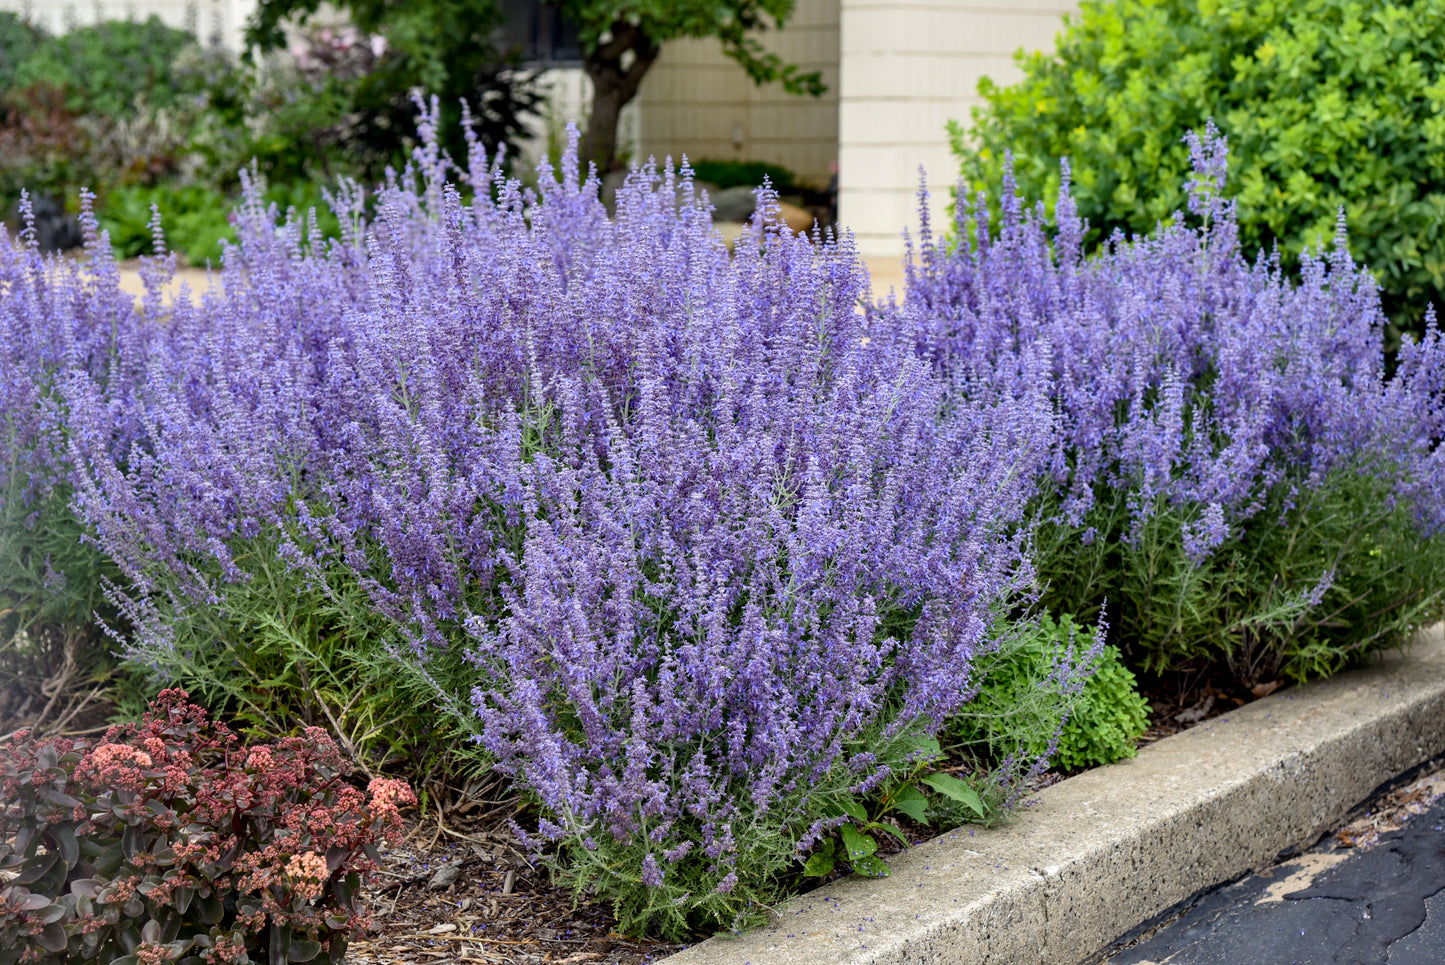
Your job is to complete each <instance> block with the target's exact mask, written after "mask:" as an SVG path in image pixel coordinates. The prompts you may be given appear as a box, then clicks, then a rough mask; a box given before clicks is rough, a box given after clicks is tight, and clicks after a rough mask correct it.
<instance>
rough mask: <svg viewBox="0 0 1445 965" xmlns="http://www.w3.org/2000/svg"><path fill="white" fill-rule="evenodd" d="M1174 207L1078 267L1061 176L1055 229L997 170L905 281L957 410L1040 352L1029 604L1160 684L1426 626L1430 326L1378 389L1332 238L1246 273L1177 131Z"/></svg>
mask: <svg viewBox="0 0 1445 965" xmlns="http://www.w3.org/2000/svg"><path fill="white" fill-rule="evenodd" d="M1189 145H1190V150H1191V151H1192V153H1193V156H1194V163H1195V175H1194V180H1193V181H1192V182H1191V185H1190V198H1191V200H1190V205H1189V212H1188V213H1187V214H1185V213H1181V214H1180V215H1178V216H1176V218H1175V219H1174V220H1173V221H1172V222H1171V223H1169V224H1167V225H1164V226H1161V227H1160V229H1159V230H1158V231H1157V232H1155V233H1154V234H1153V235H1150V236H1148V237H1140V238H1132V239H1131V238H1125V237H1123V236H1122V235H1116V236H1115V237H1114V238H1113V240H1112V241H1111V242H1110V244H1109V246H1108V248H1107V250H1106V251H1105V252H1103V253H1102V254H1100V255H1099V256H1097V257H1095V258H1093V259H1086V258H1085V257H1084V253H1083V249H1082V239H1083V237H1084V234H1085V229H1086V226H1085V225H1084V224H1083V223H1082V222H1081V221H1080V220H1079V218H1078V216H1077V212H1076V209H1075V207H1074V204H1073V201H1072V199H1071V197H1070V189H1069V177H1068V166H1067V163H1066V162H1065V164H1064V166H1063V187H1062V190H1061V191H1060V195H1059V201H1058V205H1057V216H1056V225H1055V226H1054V227H1052V228H1051V227H1050V226H1049V225H1047V224H1046V223H1045V219H1044V215H1043V209H1042V207H1041V206H1040V207H1039V208H1038V209H1037V210H1035V211H1033V212H1028V211H1026V210H1025V207H1024V204H1023V202H1022V201H1021V199H1019V198H1018V197H1017V195H1016V193H1015V190H1014V186H1013V183H1012V179H1011V177H1009V178H1006V179H1005V181H1004V184H1003V196H1002V212H1003V214H1002V223H1001V224H1000V225H999V226H998V227H997V229H996V230H995V229H993V228H991V226H990V225H989V224H988V217H989V215H988V206H987V205H986V204H985V203H984V199H983V198H982V197H980V198H979V199H977V200H976V201H973V202H970V201H968V200H967V199H964V200H963V201H962V202H961V203H960V204H959V206H958V209H957V213H956V214H957V225H956V226H957V234H956V236H955V238H954V239H953V240H952V242H951V246H950V244H945V243H944V242H941V241H935V240H934V239H933V238H932V236H931V234H929V232H928V229H927V228H926V227H925V233H924V236H923V238H922V245H921V259H920V260H919V261H918V263H916V264H914V265H913V266H912V267H911V268H910V275H909V287H908V305H907V310H908V312H909V314H910V315H911V316H912V317H913V318H914V319H916V324H917V328H918V330H919V332H920V335H919V345H920V347H921V349H922V351H923V352H924V353H925V355H926V356H928V357H930V358H931V359H932V360H933V361H934V363H935V365H936V367H937V368H938V370H939V371H940V372H942V373H943V374H944V376H945V377H946V378H953V379H954V380H955V381H956V383H957V386H958V388H957V389H956V394H964V395H966V394H967V393H968V392H970V391H973V389H972V385H973V384H974V382H975V381H976V380H977V379H978V377H979V375H980V374H981V373H983V374H987V375H990V376H991V377H992V378H993V379H995V380H997V381H999V382H1000V383H1002V384H1005V385H1007V384H1008V383H1009V382H1010V380H1012V379H1015V378H1016V377H1017V375H1016V373H1017V371H1018V368H1019V366H1018V363H1017V361H1016V360H1017V359H1018V358H1019V356H1020V354H1021V353H1022V352H1023V351H1024V350H1025V347H1028V350H1029V351H1035V352H1036V351H1039V350H1040V348H1039V347H1040V346H1042V347H1045V350H1046V351H1047V352H1048V353H1049V354H1050V356H1051V359H1052V362H1051V363H1050V365H1049V369H1050V373H1051V380H1050V394H1051V398H1052V402H1053V405H1054V408H1055V410H1056V412H1057V413H1058V417H1059V437H1058V444H1057V446H1056V447H1055V449H1054V451H1053V453H1052V457H1051V465H1050V466H1049V469H1048V471H1047V472H1046V473H1044V474H1043V475H1042V476H1041V477H1040V478H1039V485H1040V489H1039V491H1040V496H1039V503H1038V511H1039V518H1040V520H1041V523H1040V526H1039V529H1038V531H1037V534H1036V540H1037V543H1036V546H1037V566H1038V570H1039V576H1040V579H1041V580H1042V581H1043V582H1044V584H1045V589H1044V597H1043V598H1044V602H1045V605H1046V606H1047V607H1048V608H1049V609H1051V610H1052V611H1054V612H1057V613H1071V614H1075V615H1082V616H1084V617H1086V618H1092V615H1093V614H1095V613H1097V612H1099V610H1100V609H1101V608H1103V607H1104V606H1105V604H1106V601H1107V609H1108V622H1109V624H1110V625H1111V627H1112V630H1113V639H1114V640H1116V641H1117V642H1118V643H1119V645H1120V646H1121V647H1122V648H1123V649H1124V650H1125V651H1126V652H1128V653H1131V654H1132V655H1133V659H1134V660H1135V662H1136V663H1137V664H1142V665H1143V666H1144V667H1145V668H1147V669H1149V670H1155V671H1163V670H1173V669H1181V668H1184V667H1186V666H1196V667H1197V666H1200V665H1207V664H1220V663H1222V664H1226V665H1227V666H1228V667H1229V668H1230V670H1231V671H1232V672H1233V674H1234V676H1235V677H1236V678H1237V680H1238V681H1239V682H1240V683H1242V684H1244V685H1246V686H1252V685H1255V684H1258V683H1264V682H1268V681H1270V680H1272V679H1274V678H1276V677H1277V676H1279V675H1287V676H1290V677H1294V678H1304V677H1308V676H1318V675H1323V674H1328V673H1331V672H1334V671H1335V670H1338V669H1340V668H1341V667H1343V666H1345V665H1347V664H1348V663H1350V662H1352V661H1354V660H1356V659H1358V658H1359V657H1360V656H1361V655H1363V654H1364V653H1367V652H1369V651H1371V650H1373V649H1376V648H1378V647H1380V646H1383V645H1388V644H1393V643H1398V642H1401V641H1403V640H1404V639H1405V638H1406V637H1407V636H1408V634H1409V633H1410V632H1411V631H1412V630H1413V629H1414V628H1416V627H1419V626H1422V625H1425V624H1428V623H1430V622H1433V621H1434V620H1436V619H1438V618H1439V616H1440V614H1441V611H1442V599H1445V597H1442V594H1445V538H1442V535H1441V529H1442V524H1445V500H1442V498H1441V496H1442V493H1441V484H1440V479H1441V476H1440V469H1441V463H1442V459H1445V456H1442V449H1441V440H1442V435H1445V432H1442V426H1445V423H1442V419H1441V407H1442V395H1441V379H1442V371H1445V352H1442V347H1441V342H1440V336H1439V332H1438V330H1437V329H1436V328H1435V326H1434V324H1433V321H1432V323H1431V326H1430V328H1429V330H1428V333H1427V335H1426V337H1425V339H1424V340H1423V341H1422V342H1421V343H1419V344H1407V345H1406V346H1405V347H1404V348H1403V349H1402V351H1401V352H1400V355H1399V359H1398V368H1397V370H1396V372H1395V373H1394V376H1393V377H1392V378H1390V379H1386V377H1385V371H1384V358H1383V353H1382V331H1383V325H1384V319H1383V316H1382V314H1381V311H1380V304H1379V297H1378V292H1377V290H1376V286H1375V284H1374V281H1373V278H1372V277H1371V276H1370V274H1369V272H1368V271H1366V270H1364V269H1363V268H1360V267H1358V266H1357V265H1355V264H1354V263H1353V262H1352V260H1351V258H1350V255H1349V253H1348V248H1347V245H1346V243H1345V234H1344V232H1345V227H1344V224H1343V220H1342V221H1341V224H1340V226H1339V229H1338V234H1337V237H1336V238H1335V241H1334V245H1333V248H1332V249H1330V250H1320V251H1316V252H1311V253H1307V254H1306V255H1305V257H1304V259H1303V267H1302V269H1301V272H1300V276H1299V278H1298V279H1297V280H1295V279H1292V278H1290V277H1287V276H1286V275H1285V274H1284V273H1283V272H1282V271H1281V269H1280V267H1279V264H1278V260H1277V258H1275V257H1273V256H1271V255H1268V254H1264V253H1262V254H1261V255H1260V256H1259V258H1258V259H1257V260H1256V261H1254V262H1253V263H1250V262H1248V261H1246V259H1245V257H1244V253H1243V252H1241V251H1240V250H1239V246H1238V243H1237V229H1236V225H1235V217H1234V206H1233V203H1232V202H1230V201H1229V200H1227V199H1226V197H1225V196H1224V187H1225V173H1226V166H1227V165H1226V145H1225V142H1224V139H1223V138H1222V137H1220V136H1219V135H1218V133H1217V132H1215V131H1213V130H1212V128H1211V130H1210V131H1208V132H1206V134H1205V135H1204V136H1202V137H1195V136H1193V135H1191V137H1190V138H1189Z"/></svg>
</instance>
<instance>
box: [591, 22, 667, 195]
mask: <svg viewBox="0 0 1445 965" xmlns="http://www.w3.org/2000/svg"><path fill="white" fill-rule="evenodd" d="M629 51H630V52H631V53H632V62H631V63H630V64H628V65H627V67H626V68H625V69H624V68H623V66H622V60H623V56H624V55H625V54H627V53H628V52H629ZM657 54H658V46H657V44H655V43H653V42H652V39H651V38H650V37H648V36H647V35H646V34H644V33H642V32H641V31H640V30H638V29H637V28H636V27H635V26H633V25H632V24H629V23H627V22H626V21H619V22H617V23H615V24H613V27H612V38H611V39H610V40H608V42H607V43H604V44H600V45H598V47H597V49H596V50H593V51H592V52H590V53H589V54H587V56H586V57H585V59H584V60H583V69H584V70H586V72H587V77H588V79H589V80H591V81H592V113H591V114H590V115H589V116H588V118H587V133H586V134H585V135H583V137H582V147H581V156H580V157H579V158H578V160H579V161H580V162H581V163H582V164H584V165H585V164H587V163H589V162H591V163H595V164H596V165H597V171H598V173H599V174H606V173H607V172H608V171H611V170H613V169H614V168H617V167H620V166H621V165H620V163H619V162H618V160H617V121H618V118H619V117H621V115H622V108H624V107H626V106H627V104H628V102H630V101H631V100H632V98H634V97H636V96H637V89H638V87H640V86H641V84H642V78H643V75H645V74H646V73H647V69H648V68H649V67H651V66H652V64H653V62H654V61H655V60H657Z"/></svg>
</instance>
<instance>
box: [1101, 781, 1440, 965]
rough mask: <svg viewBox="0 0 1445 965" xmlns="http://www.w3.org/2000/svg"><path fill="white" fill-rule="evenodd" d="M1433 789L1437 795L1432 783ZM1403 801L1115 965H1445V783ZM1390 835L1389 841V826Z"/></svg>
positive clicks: (1232, 891) (1149, 934) (1228, 891)
mask: <svg viewBox="0 0 1445 965" xmlns="http://www.w3.org/2000/svg"><path fill="white" fill-rule="evenodd" d="M1432 780H1433V783H1426V782H1429V781H1432ZM1415 784H1416V786H1415V788H1414V789H1413V790H1411V789H1410V788H1408V787H1407V788H1405V789H1404V791H1405V792H1406V793H1403V794H1402V793H1401V792H1400V791H1396V792H1394V798H1395V799H1396V802H1398V801H1399V800H1400V799H1401V798H1408V799H1410V800H1409V801H1408V803H1406V804H1405V805H1404V806H1403V808H1400V807H1395V806H1392V805H1391V804H1390V803H1389V802H1388V801H1383V800H1382V802H1381V803H1380V809H1381V812H1384V813H1383V814H1381V813H1376V812H1367V813H1366V814H1364V815H1363V816H1362V817H1361V818H1359V819H1357V820H1356V821H1355V822H1353V823H1351V824H1348V825H1346V826H1344V827H1343V828H1341V829H1340V830H1339V831H1338V832H1337V833H1335V834H1333V835H1330V836H1328V837H1326V838H1325V839H1324V840H1323V841H1321V843H1320V844H1319V845H1317V846H1316V847H1315V848H1313V849H1311V850H1310V851H1308V852H1306V853H1304V854H1300V855H1297V856H1295V857H1292V858H1289V859H1288V860H1285V861H1282V862H1281V863H1280V864H1278V865H1276V866H1274V867H1273V868H1270V869H1268V870H1266V871H1263V872H1261V873H1259V874H1254V875H1250V876H1248V877H1245V878H1243V879H1241V880H1239V881H1236V882H1234V883H1233V884H1230V885H1226V886H1225V887H1223V888H1220V889H1218V890H1216V891H1213V892H1211V893H1209V894H1206V895H1204V896H1202V897H1200V898H1197V899H1196V900H1195V901H1194V902H1192V903H1191V904H1189V905H1188V906H1187V907H1186V908H1184V909H1183V910H1176V911H1174V912H1173V913H1171V914H1169V915H1166V916H1165V918H1164V921H1163V923H1162V924H1161V925H1157V926H1154V927H1151V928H1146V929H1144V930H1143V931H1142V934H1141V935H1140V936H1138V937H1135V938H1134V939H1132V940H1131V941H1130V942H1129V943H1128V944H1127V947H1126V948H1125V949H1124V950H1122V951H1120V952H1118V953H1116V954H1113V955H1112V956H1108V957H1105V958H1104V959H1103V960H1104V961H1106V962H1108V963H1110V965H1166V963H1167V965H1296V963H1297V965H1326V963H1329V965H1335V963H1338V965H1365V963H1382V965H1441V963H1445V798H1442V797H1440V796H1439V795H1440V794H1441V793H1442V791H1445V778H1442V777H1441V775H1439V774H1434V775H1431V777H1430V778H1425V779H1420V780H1417V781H1416V782H1415ZM1381 824H1383V825H1384V826H1385V828H1386V829H1385V830H1384V831H1383V833H1381V832H1380V830H1379V829H1378V826H1379V825H1381Z"/></svg>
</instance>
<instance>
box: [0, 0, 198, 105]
mask: <svg viewBox="0 0 1445 965" xmlns="http://www.w3.org/2000/svg"><path fill="white" fill-rule="evenodd" d="M3 29H4V32H5V33H6V34H12V35H13V34H17V33H19V32H20V31H21V30H23V29H26V28H21V27H16V26H14V25H12V26H10V27H8V28H3ZM195 45H196V38H195V37H193V36H191V35H190V34H188V33H186V32H185V31H184V30H176V29H174V28H172V27H167V26H166V25H165V24H164V23H162V22H161V21H160V19H159V18H158V17H154V16H153V17H150V18H149V19H147V20H143V21H136V20H105V21H102V22H100V23H97V24H93V25H90V26H85V27H76V28H75V29H74V30H70V31H67V32H66V33H64V34H60V35H58V36H54V37H50V36H43V35H42V36H41V39H40V40H39V42H38V43H35V44H34V45H33V46H32V47H31V48H30V50H29V51H28V52H27V54H26V56H25V57H24V59H23V60H19V61H18V62H17V63H16V64H15V67H14V72H13V74H11V75H10V76H9V78H8V79H9V80H10V84H7V85H6V86H7V87H8V86H12V85H13V86H15V87H29V86H31V85H34V84H44V85H48V86H52V87H58V88H60V89H61V90H63V91H64V92H65V98H66V105H67V106H68V107H69V108H70V109H71V110H72V111H75V112H77V113H83V114H94V115H96V116H98V117H110V118H120V117H134V116H135V115H136V114H137V113H138V112H139V111H140V110H141V109H143V108H144V107H150V108H162V109H164V108H169V107H174V106H176V105H177V104H179V103H181V102H182V101H183V100H185V99H186V98H192V97H196V96H198V95H200V94H201V93H202V90H201V88H200V86H199V84H198V78H197V77H196V76H195V75H193V74H186V73H184V72H182V71H178V70H176V68H175V65H176V60H177V57H178V55H179V54H180V53H181V51H183V50H185V49H186V48H188V47H194V46H195ZM5 79H7V78H6V72H4V71H3V70H0V80H5Z"/></svg>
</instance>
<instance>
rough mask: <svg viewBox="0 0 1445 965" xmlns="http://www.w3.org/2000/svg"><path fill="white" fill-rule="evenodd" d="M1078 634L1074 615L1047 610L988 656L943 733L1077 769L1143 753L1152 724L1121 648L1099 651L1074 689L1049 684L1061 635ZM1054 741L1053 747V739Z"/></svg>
mask: <svg viewBox="0 0 1445 965" xmlns="http://www.w3.org/2000/svg"><path fill="white" fill-rule="evenodd" d="M1078 633H1079V628H1078V627H1077V626H1075V624H1074V621H1073V618H1072V617H1069V616H1067V615H1065V616H1063V617H1060V618H1059V619H1058V620H1055V619H1054V618H1053V617H1051V616H1050V615H1048V614H1047V613H1045V614H1044V615H1043V616H1042V617H1041V618H1040V620H1039V622H1038V624H1037V627H1036V629H1035V631H1034V632H1033V633H1030V634H1028V635H1027V636H1026V638H1025V639H1024V640H1023V641H1022V642H1021V644H1020V645H1019V646H1017V647H1013V648H1008V649H1001V650H998V651H996V652H994V653H991V654H989V655H988V657H987V658H985V659H986V661H987V666H986V667H985V668H984V669H983V671H982V673H981V677H982V679H983V680H984V681H985V683H984V685H983V687H982V688H981V689H980V690H979V693H978V696H976V697H975V698H974V699H973V700H972V701H970V702H969V705H968V708H967V710H966V711H964V712H963V713H961V714H959V715H958V716H957V717H955V718H954V719H953V720H952V721H950V722H949V725H948V727H946V728H945V730H944V739H945V740H947V741H949V742H950V743H953V744H955V745H957V746H958V747H960V748H962V749H964V750H967V751H970V752H972V753H975V754H977V753H979V752H980V749H981V750H982V752H983V754H984V755H985V756H999V755H1003V754H1009V753H1016V752H1017V743H1016V742H1017V741H1018V739H1019V737H1018V735H1020V734H1024V735H1027V736H1026V737H1025V738H1024V740H1023V742H1022V747H1023V751H1024V753H1026V754H1029V755H1033V756H1041V757H1045V758H1046V759H1047V760H1048V761H1049V763H1050V764H1051V765H1053V766H1054V767H1057V768H1060V769H1062V770H1066V771H1078V770H1083V769H1084V768H1088V767H1096V766H1098V765H1100V764H1112V763H1114V762H1115V761H1121V760H1124V759H1125V758H1129V757H1133V756H1134V755H1135V753H1137V751H1136V749H1135V746H1134V742H1135V741H1136V740H1137V739H1138V737H1139V735H1140V734H1142V733H1144V731H1145V729H1146V728H1147V727H1148V726H1149V704H1148V702H1147V701H1146V700H1145V699H1144V698H1143V697H1141V696H1140V695H1139V691H1138V689H1137V688H1138V684H1137V681H1136V680H1135V678H1134V674H1133V672H1131V671H1130V670H1129V668H1128V667H1126V666H1125V665H1124V663H1123V660H1122V658H1121V655H1120V653H1119V650H1118V648H1117V647H1112V646H1106V647H1103V648H1102V649H1100V650H1099V651H1098V656H1097V658H1095V663H1094V666H1093V667H1092V668H1091V669H1092V671H1093V672H1092V673H1091V674H1090V676H1089V679H1088V681H1087V682H1086V683H1085V684H1084V686H1083V688H1082V689H1081V690H1079V691H1078V692H1077V693H1076V694H1069V693H1060V692H1059V691H1058V689H1057V688H1054V687H1050V686H1049V679H1050V676H1051V674H1052V673H1053V672H1054V669H1055V668H1054V666H1053V664H1054V661H1055V660H1056V659H1057V654H1058V651H1059V645H1060V643H1061V642H1072V641H1073V638H1074V637H1075V636H1076V635H1077V634H1078ZM1051 745H1052V746H1051Z"/></svg>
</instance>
